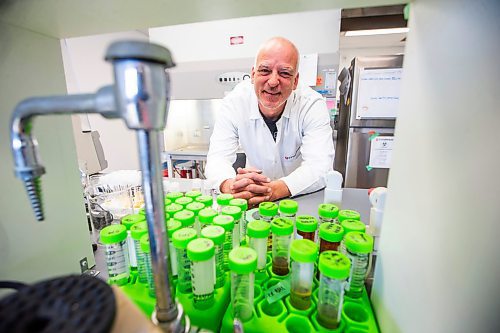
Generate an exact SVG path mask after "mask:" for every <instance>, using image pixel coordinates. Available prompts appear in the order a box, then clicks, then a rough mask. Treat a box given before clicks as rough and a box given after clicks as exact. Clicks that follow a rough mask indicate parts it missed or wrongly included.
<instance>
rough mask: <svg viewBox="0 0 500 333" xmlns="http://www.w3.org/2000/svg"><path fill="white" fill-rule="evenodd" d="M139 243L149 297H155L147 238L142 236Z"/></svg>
mask: <svg viewBox="0 0 500 333" xmlns="http://www.w3.org/2000/svg"><path fill="white" fill-rule="evenodd" d="M140 242H141V250H142V253H143V256H142V260H143V262H144V269H145V271H146V280H147V281H148V292H149V296H151V297H155V296H156V295H155V281H154V277H153V269H152V267H151V249H150V248H149V236H148V235H143V236H142V237H141V241H140Z"/></svg>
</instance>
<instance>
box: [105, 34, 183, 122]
mask: <svg viewBox="0 0 500 333" xmlns="http://www.w3.org/2000/svg"><path fill="white" fill-rule="evenodd" d="M105 59H106V60H107V61H110V62H112V63H113V68H114V78H115V85H114V92H115V101H116V106H117V108H118V113H119V114H120V117H121V118H123V119H124V120H125V123H126V124H127V127H128V128H130V129H135V130H163V129H164V128H165V125H166V122H167V108H168V102H169V99H170V80H169V76H168V73H166V72H165V69H166V68H169V67H172V66H174V61H173V60H172V56H171V55H170V51H168V50H167V49H166V48H164V47H162V46H159V45H155V44H150V43H146V42H139V41H121V42H115V43H113V44H111V46H110V47H109V48H108V50H107V52H106V57H105Z"/></svg>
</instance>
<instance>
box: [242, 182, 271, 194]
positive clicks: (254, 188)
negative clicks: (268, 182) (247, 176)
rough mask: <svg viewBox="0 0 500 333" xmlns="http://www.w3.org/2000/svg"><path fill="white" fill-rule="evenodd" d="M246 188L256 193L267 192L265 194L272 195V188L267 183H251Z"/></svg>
mask: <svg viewBox="0 0 500 333" xmlns="http://www.w3.org/2000/svg"><path fill="white" fill-rule="evenodd" d="M245 190H247V191H249V192H252V193H255V194H265V195H268V194H269V195H271V191H272V190H271V188H270V187H268V186H265V185H259V184H249V185H248V186H247V187H246V188H245Z"/></svg>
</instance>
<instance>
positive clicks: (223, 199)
mask: <svg viewBox="0 0 500 333" xmlns="http://www.w3.org/2000/svg"><path fill="white" fill-rule="evenodd" d="M233 199H234V197H233V195H232V194H229V193H221V194H219V195H218V196H217V212H218V213H219V214H220V213H221V212H222V208H223V207H225V206H229V202H230V201H231V200H233Z"/></svg>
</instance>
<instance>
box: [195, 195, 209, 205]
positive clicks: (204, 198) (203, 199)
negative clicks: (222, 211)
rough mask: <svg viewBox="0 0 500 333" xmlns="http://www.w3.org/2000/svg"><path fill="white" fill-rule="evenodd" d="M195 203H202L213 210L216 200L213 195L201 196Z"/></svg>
mask: <svg viewBox="0 0 500 333" xmlns="http://www.w3.org/2000/svg"><path fill="white" fill-rule="evenodd" d="M194 201H196V202H201V203H202V204H204V205H205V207H206V208H212V206H213V204H214V199H213V198H212V196H211V195H200V196H199V197H196V199H194Z"/></svg>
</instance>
